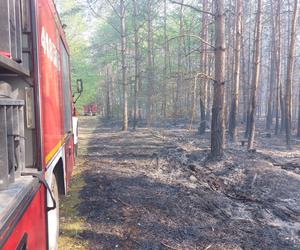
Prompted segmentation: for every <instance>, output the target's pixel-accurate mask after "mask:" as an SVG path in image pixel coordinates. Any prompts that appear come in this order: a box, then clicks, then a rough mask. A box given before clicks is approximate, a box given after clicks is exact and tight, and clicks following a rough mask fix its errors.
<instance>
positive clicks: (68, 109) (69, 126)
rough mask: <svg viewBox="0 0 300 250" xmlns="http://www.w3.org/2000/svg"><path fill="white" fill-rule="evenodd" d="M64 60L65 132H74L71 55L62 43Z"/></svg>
mask: <svg viewBox="0 0 300 250" xmlns="http://www.w3.org/2000/svg"><path fill="white" fill-rule="evenodd" d="M60 47H61V58H62V59H61V60H62V66H61V67H62V68H61V71H62V91H63V99H64V132H65V133H68V132H70V131H71V130H72V123H71V121H72V108H71V89H70V63H69V55H68V52H67V50H66V48H65V46H64V43H63V41H61V42H60Z"/></svg>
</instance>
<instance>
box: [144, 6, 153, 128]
mask: <svg viewBox="0 0 300 250" xmlns="http://www.w3.org/2000/svg"><path fill="white" fill-rule="evenodd" d="M147 29H148V30H147V64H148V65H147V67H148V68H147V78H148V79H147V80H148V86H147V91H148V93H147V105H146V113H147V115H146V119H147V125H148V126H149V125H150V123H151V121H152V95H153V88H154V86H153V84H154V81H153V77H154V76H153V55H152V37H153V28H152V0H147Z"/></svg>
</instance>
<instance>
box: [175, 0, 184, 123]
mask: <svg viewBox="0 0 300 250" xmlns="http://www.w3.org/2000/svg"><path fill="white" fill-rule="evenodd" d="M182 3H183V0H182ZM179 19H180V25H179V26H180V27H179V38H178V57H177V77H176V91H175V102H174V119H175V120H174V121H175V124H176V122H177V119H178V116H179V113H180V110H179V109H180V103H179V102H180V94H181V88H182V85H183V72H182V49H183V37H184V36H183V5H180V14H179Z"/></svg>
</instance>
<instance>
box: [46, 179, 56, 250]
mask: <svg viewBox="0 0 300 250" xmlns="http://www.w3.org/2000/svg"><path fill="white" fill-rule="evenodd" d="M51 191H52V193H53V197H54V199H55V201H56V209H54V210H51V211H49V212H48V224H49V250H57V249H58V236H59V194H58V186H57V181H56V176H55V174H53V175H52V181H51Z"/></svg>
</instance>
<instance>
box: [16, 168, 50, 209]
mask: <svg viewBox="0 0 300 250" xmlns="http://www.w3.org/2000/svg"><path fill="white" fill-rule="evenodd" d="M21 176H32V177H33V178H37V179H38V180H39V183H41V184H43V185H44V187H45V188H46V189H47V190H48V192H49V193H50V197H51V200H52V202H53V206H52V207H47V211H48V212H49V211H51V210H54V209H56V201H55V199H54V196H53V194H52V191H51V188H50V187H49V185H48V183H47V181H46V179H45V177H44V176H42V175H41V174H37V173H21Z"/></svg>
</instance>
